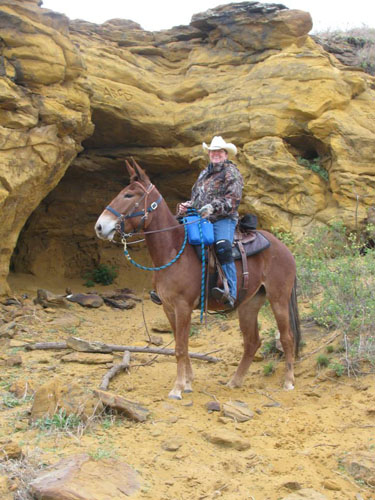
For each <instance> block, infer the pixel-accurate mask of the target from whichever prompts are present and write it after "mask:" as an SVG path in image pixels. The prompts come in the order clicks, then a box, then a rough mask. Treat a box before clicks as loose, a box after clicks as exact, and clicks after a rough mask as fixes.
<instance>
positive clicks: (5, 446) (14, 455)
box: [0, 439, 22, 460]
mask: <svg viewBox="0 0 375 500" xmlns="http://www.w3.org/2000/svg"><path fill="white" fill-rule="evenodd" d="M21 457H22V449H21V447H20V446H19V445H18V444H17V443H15V442H14V441H11V440H10V439H2V440H1V441H0V460H10V459H18V458H21Z"/></svg>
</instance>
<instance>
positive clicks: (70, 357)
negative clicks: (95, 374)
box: [60, 352, 113, 365]
mask: <svg viewBox="0 0 375 500" xmlns="http://www.w3.org/2000/svg"><path fill="white" fill-rule="evenodd" d="M60 361H62V362H63V363H82V364H84V365H103V364H107V363H112V361H113V356H112V354H102V353H97V352H92V353H91V352H72V353H70V354H66V355H65V356H62V357H61V358H60Z"/></svg>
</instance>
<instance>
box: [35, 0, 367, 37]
mask: <svg viewBox="0 0 375 500" xmlns="http://www.w3.org/2000/svg"><path fill="white" fill-rule="evenodd" d="M227 3H232V2H231V1H225V0H105V1H96V0H43V7H45V8H47V9H51V10H54V11H55V12H62V13H64V14H66V15H67V16H68V17H69V18H70V19H84V20H86V21H90V22H92V23H96V24H101V23H103V22H105V21H107V20H108V19H113V18H121V19H130V20H132V21H135V22H137V23H139V24H140V25H141V26H142V28H144V29H145V30H149V31H158V30H162V29H168V28H171V27H172V26H177V25H179V24H189V23H190V20H191V17H192V15H193V14H197V13H199V12H204V11H205V10H207V9H210V8H213V7H217V6H218V5H223V4H227ZM264 3H266V2H264ZM267 3H272V2H271V1H269V2H267ZM274 3H281V4H283V5H285V6H286V7H289V8H290V9H300V10H305V11H308V12H310V14H311V16H312V19H313V23H314V28H313V31H322V30H325V29H331V30H333V29H348V28H352V27H363V26H364V25H365V26H368V27H370V28H375V1H374V0H355V1H354V2H353V1H352V0H285V1H282V0H281V1H280V0H279V1H277V0H276V1H275V2H274Z"/></svg>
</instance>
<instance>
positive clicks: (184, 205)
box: [177, 201, 192, 215]
mask: <svg viewBox="0 0 375 500" xmlns="http://www.w3.org/2000/svg"><path fill="white" fill-rule="evenodd" d="M191 206H192V203H191V201H185V202H184V203H179V205H178V206H177V215H184V214H186V212H187V210H188V208H190V207H191Z"/></svg>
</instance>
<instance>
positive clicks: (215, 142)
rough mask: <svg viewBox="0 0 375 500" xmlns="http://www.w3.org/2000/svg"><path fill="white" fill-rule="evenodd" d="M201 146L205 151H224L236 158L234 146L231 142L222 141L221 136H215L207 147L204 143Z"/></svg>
mask: <svg viewBox="0 0 375 500" xmlns="http://www.w3.org/2000/svg"><path fill="white" fill-rule="evenodd" d="M202 146H203V149H204V150H205V151H215V150H218V149H225V151H226V152H227V153H233V154H234V156H236V154H237V148H236V146H235V145H234V144H232V143H231V142H228V143H227V142H225V141H224V139H223V138H222V137H221V135H215V137H214V138H213V139H212V141H211V144H210V145H209V146H207V144H206V143H205V142H204V143H203V144H202Z"/></svg>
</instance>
